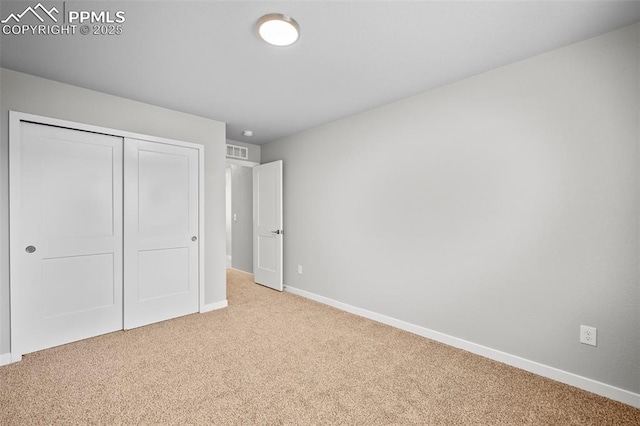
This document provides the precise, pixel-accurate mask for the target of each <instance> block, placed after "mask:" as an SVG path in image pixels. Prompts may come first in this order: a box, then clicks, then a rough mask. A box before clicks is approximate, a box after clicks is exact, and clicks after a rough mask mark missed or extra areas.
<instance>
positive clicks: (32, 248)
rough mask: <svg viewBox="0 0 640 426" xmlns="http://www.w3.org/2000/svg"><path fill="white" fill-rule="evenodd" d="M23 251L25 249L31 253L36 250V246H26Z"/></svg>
mask: <svg viewBox="0 0 640 426" xmlns="http://www.w3.org/2000/svg"><path fill="white" fill-rule="evenodd" d="M24 251H26V252H27V253H33V252H34V251H36V248H35V247H34V246H27V248H26V249H24Z"/></svg>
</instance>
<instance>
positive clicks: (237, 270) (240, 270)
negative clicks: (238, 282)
mask: <svg viewBox="0 0 640 426" xmlns="http://www.w3.org/2000/svg"><path fill="white" fill-rule="evenodd" d="M227 269H231V270H232V271H235V272H242V273H243V274H247V275H251V276H253V272H249V271H243V270H242V269H236V268H227Z"/></svg>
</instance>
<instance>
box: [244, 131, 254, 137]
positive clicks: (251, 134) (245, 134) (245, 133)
mask: <svg viewBox="0 0 640 426" xmlns="http://www.w3.org/2000/svg"><path fill="white" fill-rule="evenodd" d="M242 136H247V137H251V136H253V130H245V131H243V132H242Z"/></svg>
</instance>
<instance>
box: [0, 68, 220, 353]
mask: <svg viewBox="0 0 640 426" xmlns="http://www.w3.org/2000/svg"><path fill="white" fill-rule="evenodd" d="M0 92H1V93H2V99H1V100H0V107H1V111H0V115H1V121H0V123H1V129H2V132H1V134H2V136H1V138H0V144H1V146H0V241H1V242H0V354H3V353H7V352H9V337H10V336H9V332H10V328H9V327H10V324H9V318H10V314H9V279H8V259H9V244H8V236H9V232H8V214H9V213H8V187H9V186H8V135H9V133H8V117H9V114H8V110H16V111H20V112H27V113H32V114H38V115H44V116H48V117H54V118H59V119H64V120H71V121H77V122H81V123H86V124H93V125H97V126H104V127H110V128H114V129H121V130H126V131H131V132H138V133H143V134H148V135H152V136H160V137H166V138H172V139H178V140H183V141H187V142H193V143H198V144H202V145H204V146H205V191H206V194H205V214H206V217H205V255H206V264H205V303H208V304H209V303H215V302H221V301H224V300H225V299H226V277H225V255H224V253H225V211H224V203H225V198H224V190H225V176H224V167H225V155H226V151H225V124H224V123H222V122H218V121H214V120H209V119H205V118H202V117H196V116H193V115H188V114H184V113H181V112H177V111H172V110H168V109H164V108H159V107H155V106H152V105H147V104H143V103H140V102H134V101H131V100H128V99H123V98H118V97H115V96H110V95H106V94H104V93H99V92H95V91H91V90H87V89H83V88H80V87H75V86H70V85H67V84H62V83H57V82H54V81H51V80H45V79H42V78H38V77H33V76H30V75H27V74H22V73H18V72H15V71H11V70H7V69H2V70H0Z"/></svg>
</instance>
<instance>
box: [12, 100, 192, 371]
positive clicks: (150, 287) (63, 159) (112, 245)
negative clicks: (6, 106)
mask: <svg viewBox="0 0 640 426" xmlns="http://www.w3.org/2000/svg"><path fill="white" fill-rule="evenodd" d="M10 132H11V135H10V165H9V168H10V223H11V225H10V246H11V342H12V344H11V353H12V360H14V361H16V360H19V359H20V358H21V356H22V355H23V354H26V353H30V352H34V351H37V350H41V349H45V348H49V347H52V346H57V345H61V344H65V343H69V342H73V341H77V340H81V339H85V338H88V337H93V336H97V335H100V334H104V333H109V332H112V331H116V330H122V329H130V328H134V327H139V326H143V325H147V324H151V323H154V322H158V321H163V320H166V319H170V318H175V317H178V316H182V315H186V314H190V313H194V312H198V310H199V300H200V289H201V285H200V284H201V282H200V280H201V277H200V273H199V271H200V264H201V256H202V253H201V251H202V248H201V247H202V245H201V241H200V239H199V236H200V230H201V228H202V222H201V219H202V218H201V215H202V213H201V204H202V201H201V200H202V194H203V180H202V164H203V163H202V159H203V157H202V156H203V151H202V150H203V147H202V146H201V145H197V144H190V143H186V142H180V141H171V140H165V139H161V138H155V137H145V136H144V135H137V134H131V133H127V132H120V131H116V130H111V129H103V128H97V127H94V126H87V125H81V124H78V123H70V122H63V121H60V120H54V119H46V118H44V117H35V116H30V115H26V114H19V113H12V115H11V123H10Z"/></svg>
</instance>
